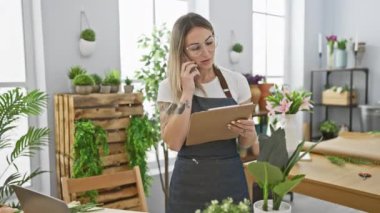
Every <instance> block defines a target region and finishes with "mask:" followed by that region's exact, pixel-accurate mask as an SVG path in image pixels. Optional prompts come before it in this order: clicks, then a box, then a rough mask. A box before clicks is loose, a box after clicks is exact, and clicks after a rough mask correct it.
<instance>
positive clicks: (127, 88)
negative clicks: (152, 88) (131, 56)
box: [124, 77, 133, 93]
mask: <svg viewBox="0 0 380 213" xmlns="http://www.w3.org/2000/svg"><path fill="white" fill-rule="evenodd" d="M124 83H125V85H124V92H125V93H132V92H133V85H132V80H131V79H129V78H128V77H127V78H126V79H125V80H124Z"/></svg>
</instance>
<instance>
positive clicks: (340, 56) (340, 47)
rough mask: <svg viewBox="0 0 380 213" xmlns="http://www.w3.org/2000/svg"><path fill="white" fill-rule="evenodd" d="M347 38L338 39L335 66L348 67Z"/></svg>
mask: <svg viewBox="0 0 380 213" xmlns="http://www.w3.org/2000/svg"><path fill="white" fill-rule="evenodd" d="M346 45H347V40H346V39H341V40H338V41H337V50H336V52H335V67H336V68H346V66H347V51H346Z"/></svg>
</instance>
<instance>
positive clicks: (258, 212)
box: [253, 200, 292, 213]
mask: <svg viewBox="0 0 380 213" xmlns="http://www.w3.org/2000/svg"><path fill="white" fill-rule="evenodd" d="M263 204H264V201H263V200H259V201H256V202H255V203H254V204H253V212H255V213H268V212H276V213H291V212H292V206H291V205H290V204H289V203H286V202H281V205H280V208H279V209H278V210H272V207H273V201H272V200H268V211H264V210H263Z"/></svg>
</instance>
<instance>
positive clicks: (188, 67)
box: [181, 61, 200, 95]
mask: <svg viewBox="0 0 380 213" xmlns="http://www.w3.org/2000/svg"><path fill="white" fill-rule="evenodd" d="M197 67H198V65H197V64H196V63H195V62H194V61H187V62H185V63H183V64H182V66H181V86H182V92H183V93H187V94H190V95H192V94H194V91H195V81H196V77H197V76H199V75H200V73H199V70H198V69H197Z"/></svg>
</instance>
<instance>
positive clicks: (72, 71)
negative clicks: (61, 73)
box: [67, 65, 87, 92]
mask: <svg viewBox="0 0 380 213" xmlns="http://www.w3.org/2000/svg"><path fill="white" fill-rule="evenodd" d="M86 73H87V70H86V69H84V68H83V67H81V66H79V65H76V66H73V67H71V68H70V69H69V71H68V72H67V76H68V77H69V79H70V89H71V92H74V91H75V88H74V84H73V80H74V78H75V77H76V76H77V75H80V74H86Z"/></svg>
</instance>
